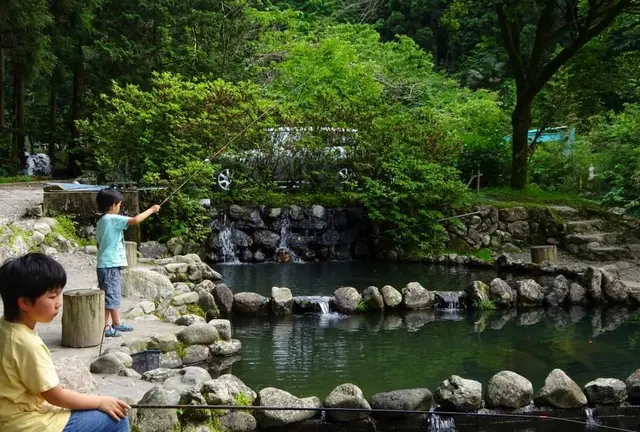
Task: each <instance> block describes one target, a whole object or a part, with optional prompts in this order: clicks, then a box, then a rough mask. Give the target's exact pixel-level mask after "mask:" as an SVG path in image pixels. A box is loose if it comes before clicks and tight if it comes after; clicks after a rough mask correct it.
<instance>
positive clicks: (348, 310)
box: [333, 287, 362, 314]
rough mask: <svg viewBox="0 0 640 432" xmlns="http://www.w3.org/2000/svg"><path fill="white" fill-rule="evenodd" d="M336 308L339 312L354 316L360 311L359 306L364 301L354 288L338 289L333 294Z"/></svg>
mask: <svg viewBox="0 0 640 432" xmlns="http://www.w3.org/2000/svg"><path fill="white" fill-rule="evenodd" d="M333 297H334V299H335V300H334V301H335V307H336V310H337V311H338V312H342V313H344V314H353V313H356V312H357V311H358V306H359V305H360V302H361V301H362V296H361V295H360V293H359V292H358V291H357V290H356V289H355V288H352V287H342V288H338V289H337V290H335V291H334V293H333Z"/></svg>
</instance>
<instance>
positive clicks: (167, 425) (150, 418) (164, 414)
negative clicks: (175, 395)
mask: <svg viewBox="0 0 640 432" xmlns="http://www.w3.org/2000/svg"><path fill="white" fill-rule="evenodd" d="M171 399H172V398H171V397H170V396H169V391H168V390H166V389H163V388H162V387H160V386H156V387H153V388H151V389H150V390H149V391H148V392H146V393H145V394H144V396H143V397H142V399H141V400H140V402H138V403H139V404H140V405H169V404H171V403H172V400H171ZM135 426H136V428H137V430H138V431H140V432H159V431H172V430H175V428H176V427H179V426H180V422H179V421H178V414H177V412H176V410H174V409H152V410H151V409H146V410H145V409H143V410H139V411H138V413H137V416H136V425H135Z"/></svg>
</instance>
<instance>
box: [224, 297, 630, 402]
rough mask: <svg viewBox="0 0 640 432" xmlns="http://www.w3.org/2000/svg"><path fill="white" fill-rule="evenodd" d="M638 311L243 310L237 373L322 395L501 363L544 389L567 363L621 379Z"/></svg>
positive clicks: (576, 374)
mask: <svg viewBox="0 0 640 432" xmlns="http://www.w3.org/2000/svg"><path fill="white" fill-rule="evenodd" d="M454 317H455V318H454ZM621 317H624V318H621ZM634 317H636V314H635V312H633V311H628V310H627V309H624V308H596V309H593V310H587V309H584V308H578V307H574V308H571V309H569V310H565V309H561V308H552V309H547V310H543V309H532V310H523V311H520V312H519V313H516V312H515V311H511V310H509V311H489V312H482V313H478V312H473V311H459V312H457V313H456V314H450V313H449V312H444V311H438V310H426V311H412V312H408V313H387V314H382V313H379V314H375V313H369V314H364V315H350V316H347V315H342V314H338V313H335V312H331V313H328V314H321V313H307V314H303V315H294V316H292V317H287V318H279V319H275V318H241V317H236V318H234V321H233V325H234V334H235V336H234V337H236V338H237V339H240V340H241V341H242V343H243V357H242V358H243V359H242V361H240V362H238V363H235V364H234V365H233V373H234V374H236V375H237V376H239V377H240V378H241V379H242V380H244V381H245V382H246V383H247V384H248V385H249V386H250V387H252V388H256V389H260V388H264V387H267V386H274V387H278V388H282V389H284V390H287V391H289V392H291V393H293V394H295V395H297V396H311V395H315V396H318V397H320V398H321V399H323V398H324V397H326V395H327V394H328V393H329V392H330V391H331V390H332V389H333V388H334V387H335V386H337V385H339V384H342V383H345V382H351V383H355V384H357V385H358V386H359V387H360V388H361V389H362V390H363V392H364V393H365V396H371V395H373V394H374V393H377V392H381V391H390V390H395V389H401V388H415V387H428V388H431V389H432V390H433V389H435V388H436V387H437V386H438V385H439V384H440V382H442V380H444V379H445V378H447V377H448V376H449V375H451V374H458V375H462V376H465V377H468V378H473V379H476V380H478V381H481V382H486V381H488V379H489V378H490V377H491V376H492V375H493V374H495V373H497V372H498V371H500V370H504V369H508V370H513V371H515V372H517V373H520V374H522V375H524V376H526V377H527V378H528V379H529V380H531V381H532V383H533V384H534V387H535V388H540V386H541V385H542V384H543V382H544V379H545V377H546V376H547V374H548V373H549V372H550V371H551V370H552V369H554V368H561V369H563V370H564V371H565V372H567V374H568V375H569V376H571V377H572V378H573V379H574V380H575V381H576V382H577V383H578V384H579V385H580V386H582V385H584V384H586V383H587V382H588V381H590V380H592V379H595V378H597V377H602V376H605V377H612V378H619V379H623V380H624V379H626V377H627V376H629V375H630V374H631V373H632V372H633V371H635V370H636V369H637V368H638V366H640V365H639V364H637V361H636V359H637V355H638V354H640V324H637V323H636V322H635V318H634Z"/></svg>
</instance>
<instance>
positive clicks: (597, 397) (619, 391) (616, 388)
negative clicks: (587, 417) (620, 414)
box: [584, 378, 627, 405]
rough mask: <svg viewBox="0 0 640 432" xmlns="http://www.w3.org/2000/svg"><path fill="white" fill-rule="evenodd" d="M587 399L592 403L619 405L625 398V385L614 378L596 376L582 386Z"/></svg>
mask: <svg viewBox="0 0 640 432" xmlns="http://www.w3.org/2000/svg"><path fill="white" fill-rule="evenodd" d="M584 392H585V393H586V395H587V400H588V401H589V403H591V404H592V405H596V404H603V405H619V404H621V403H622V402H624V401H626V400H627V386H626V385H625V383H624V382H623V381H620V380H619V379H615V378H598V379H596V380H594V381H591V382H589V383H587V385H585V386H584Z"/></svg>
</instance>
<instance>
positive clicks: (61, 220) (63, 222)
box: [53, 216, 96, 247]
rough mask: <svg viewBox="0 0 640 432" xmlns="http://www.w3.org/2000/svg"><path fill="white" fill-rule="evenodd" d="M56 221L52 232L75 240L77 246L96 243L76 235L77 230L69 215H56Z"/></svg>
mask: <svg viewBox="0 0 640 432" xmlns="http://www.w3.org/2000/svg"><path fill="white" fill-rule="evenodd" d="M55 219H56V222H58V224H57V226H56V227H55V228H54V229H53V232H54V233H58V234H60V235H62V236H63V237H64V238H66V239H67V240H69V241H71V240H75V242H76V243H78V245H79V246H83V247H84V246H90V245H93V246H95V245H96V242H95V240H90V239H86V238H83V237H80V236H79V235H78V231H77V230H76V226H75V224H74V223H73V220H71V218H70V217H69V216H56V218H55Z"/></svg>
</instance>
